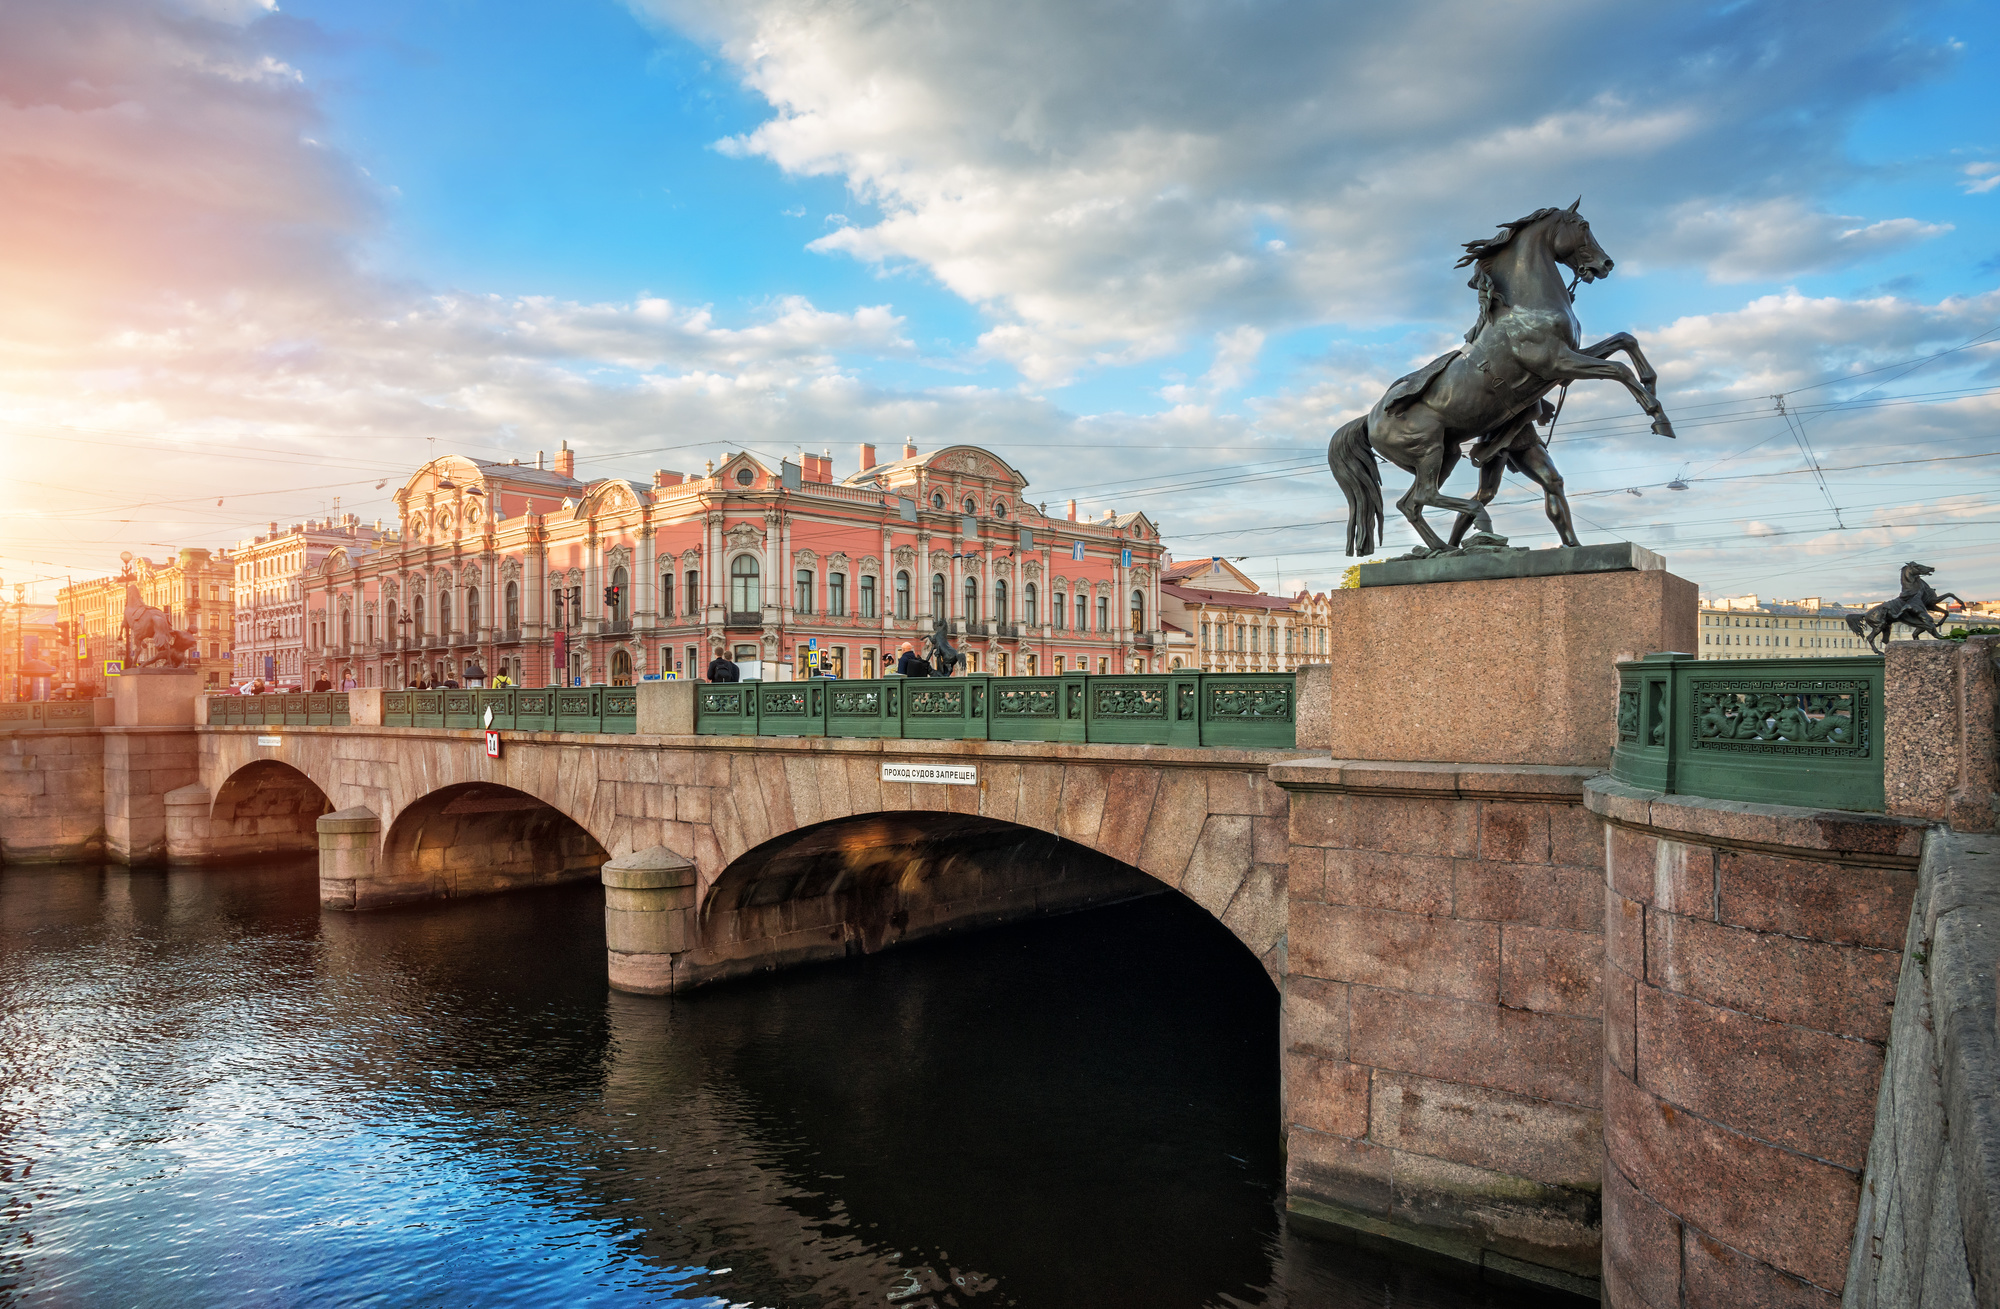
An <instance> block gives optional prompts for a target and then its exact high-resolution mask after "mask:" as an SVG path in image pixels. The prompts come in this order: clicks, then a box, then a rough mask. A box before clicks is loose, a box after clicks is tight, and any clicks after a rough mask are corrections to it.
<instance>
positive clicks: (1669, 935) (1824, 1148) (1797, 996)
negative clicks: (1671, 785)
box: [1584, 777, 1924, 1309]
mask: <svg viewBox="0 0 2000 1309" xmlns="http://www.w3.org/2000/svg"><path fill="white" fill-rule="evenodd" d="M1584 801H1585V804H1586V806H1587V807H1588V808H1589V809H1590V810H1591V811H1592V812H1593V813H1594V814H1596V815H1598V816H1600V817H1601V818H1602V819H1603V820H1604V823H1605V860H1604V929H1605V930H1604V971H1603V992H1602V993H1603V1006H1604V1007H1603V1015H1604V1027H1603V1030H1604V1055H1603V1088H1604V1279H1605V1282H1604V1298H1605V1301H1606V1302H1607V1303H1608V1304H1611V1305H1614V1306H1619V1307H1620V1309H1641V1307H1647V1309H1679V1307H1680V1306H1682V1305H1710V1304H1713V1305H1765V1304H1779V1305H1786V1306H1805V1305H1817V1306H1821V1307H1822V1309H1833V1306H1835V1305H1837V1304H1839V1303H1840V1301H1841V1293H1842V1290H1843V1287H1844V1286H1845V1284H1846V1282H1847V1278H1848V1261H1849V1254H1850V1242H1851V1238H1852V1234H1853V1230H1854V1222H1855V1213H1856V1208H1857V1205H1858V1203H1859V1200H1860V1193H1861V1171H1862V1167H1863V1164H1864V1162H1865V1161H1866V1159H1867V1157H1868V1149H1869V1138H1870V1135H1871V1131H1872V1128H1873V1123H1874V1118H1875V1100H1876V1090H1877V1086H1878V1084H1879V1082H1880V1080H1881V1075H1882V1065H1883V1052H1884V1047H1885V1042H1886V1041H1887V1039H1888V1036H1889V1030H1890V1022H1891V1016H1892V1014H1894V1013H1895V1010H1894V1009H1893V1008H1892V1006H1893V1004H1894V1002H1895V998H1896V985H1897V975H1898V969H1899V967H1900V965H1901V962H1902V950H1901V946H1902V938H1903V925H1904V923H1905V922H1906V920H1907V916H1908V912H1909V906H1910V900H1911V895H1912V893H1913V892H1914V890H1915V887H1916V866H1917V859H1918V854H1919V851H1920V848H1921V843H1922V840H1923V835H1924V828H1923V825H1922V824H1921V823H1919V822H1917V821H1914V820H1911V819H1904V818H1896V817H1887V816H1879V815H1869V814H1855V813H1845V812H1832V811H1816V810H1810V809H1799V808H1792V807H1788V806H1780V805H1749V804H1738V803H1730V802H1723V801H1716V800H1704V799H1698V798H1695V797H1691V796H1663V795H1661V794H1659V793H1657V792H1652V791H1643V790H1639V789H1638V788H1635V787H1630V786H1627V785H1624V784H1623V783H1620V782H1616V781H1613V780H1611V779H1610V778H1608V777H1599V778H1596V779H1594V780H1592V781H1591V782H1590V783H1589V784H1588V786H1587V787H1586V788H1585V794H1584ZM1897 1017H1898V1018H1900V1015H1897Z"/></svg>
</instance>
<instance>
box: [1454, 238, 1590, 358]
mask: <svg viewBox="0 0 2000 1309" xmlns="http://www.w3.org/2000/svg"><path fill="white" fill-rule="evenodd" d="M1561 212H1563V211H1562V210H1561V209H1560V208H1558V207H1557V206H1555V205H1550V206H1548V207H1547V208H1545V209H1537V210H1536V211H1535V212H1534V213H1532V214H1529V215H1527V216H1526V217H1525V218H1516V219H1515V220H1514V221H1513V222H1511V223H1502V224H1500V235H1498V236H1494V237H1488V238H1486V239H1485V240H1481V241H1467V242H1466V243H1465V253H1464V254H1462V255H1460V256H1459V258H1458V262H1457V263H1455V264H1453V265H1452V267H1453V268H1463V267H1465V266H1466V265H1467V264H1477V265H1478V267H1477V268H1474V269H1473V270H1472V278H1471V280H1470V281H1468V282H1466V285H1467V286H1469V287H1471V288H1472V289H1473V290H1475V291H1477V292H1479V317H1478V319H1477V320H1476V321H1474V323H1473V324H1472V327H1471V328H1470V329H1469V330H1468V331H1467V332H1466V334H1465V339H1466V340H1467V341H1468V342H1470V341H1473V340H1476V339H1477V338H1478V336H1479V334H1480V332H1482V331H1484V330H1485V328H1486V324H1488V323H1490V322H1492V321H1493V318H1494V315H1495V312H1496V311H1497V310H1498V309H1499V308H1500V305H1499V304H1498V301H1499V295H1498V294H1497V293H1496V291H1495V289H1494V286H1493V275H1492V274H1491V273H1489V272H1487V271H1486V265H1487V263H1488V262H1489V261H1491V260H1492V258H1493V256H1495V255H1497V254H1499V253H1500V252H1501V251H1502V250H1505V249H1506V248H1507V246H1508V243H1510V242H1511V241H1513V239H1514V238H1515V237H1516V236H1518V235H1520V232H1521V229H1522V228H1524V227H1527V226H1528V225H1529V224H1531V223H1538V222H1540V221H1541V220H1542V219H1544V218H1547V217H1548V216H1549V215H1550V214H1559V213H1561Z"/></svg>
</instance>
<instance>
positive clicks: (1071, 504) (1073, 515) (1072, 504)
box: [1069, 500, 1076, 523]
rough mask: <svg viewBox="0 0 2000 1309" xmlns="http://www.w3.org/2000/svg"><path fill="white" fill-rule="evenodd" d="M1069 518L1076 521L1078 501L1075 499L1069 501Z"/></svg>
mask: <svg viewBox="0 0 2000 1309" xmlns="http://www.w3.org/2000/svg"><path fill="white" fill-rule="evenodd" d="M1069 520H1070V521H1071V522H1072V523H1073V522H1075V521H1076V501H1074V500H1072V501H1070V502H1069Z"/></svg>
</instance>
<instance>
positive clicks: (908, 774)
mask: <svg viewBox="0 0 2000 1309" xmlns="http://www.w3.org/2000/svg"><path fill="white" fill-rule="evenodd" d="M882 780H883V781H885V782H928V783H930V784H932V785H935V786H978V785H979V765H978V764H883V765H882Z"/></svg>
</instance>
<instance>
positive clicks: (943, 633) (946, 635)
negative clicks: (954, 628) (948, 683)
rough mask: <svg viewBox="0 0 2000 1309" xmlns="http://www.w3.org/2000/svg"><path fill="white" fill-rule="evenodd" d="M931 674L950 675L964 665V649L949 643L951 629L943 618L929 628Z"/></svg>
mask: <svg viewBox="0 0 2000 1309" xmlns="http://www.w3.org/2000/svg"><path fill="white" fill-rule="evenodd" d="M929 639H930V643H931V676H933V677H950V676H951V675H952V674H953V673H955V672H957V671H958V670H959V669H961V668H963V667H965V651H963V650H961V649H959V648H958V647H957V646H955V645H953V644H952V643H951V629H950V628H949V626H947V624H946V623H945V621H944V619H942V618H940V619H938V620H937V625H936V626H934V627H932V628H931V634H930V638H929Z"/></svg>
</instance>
